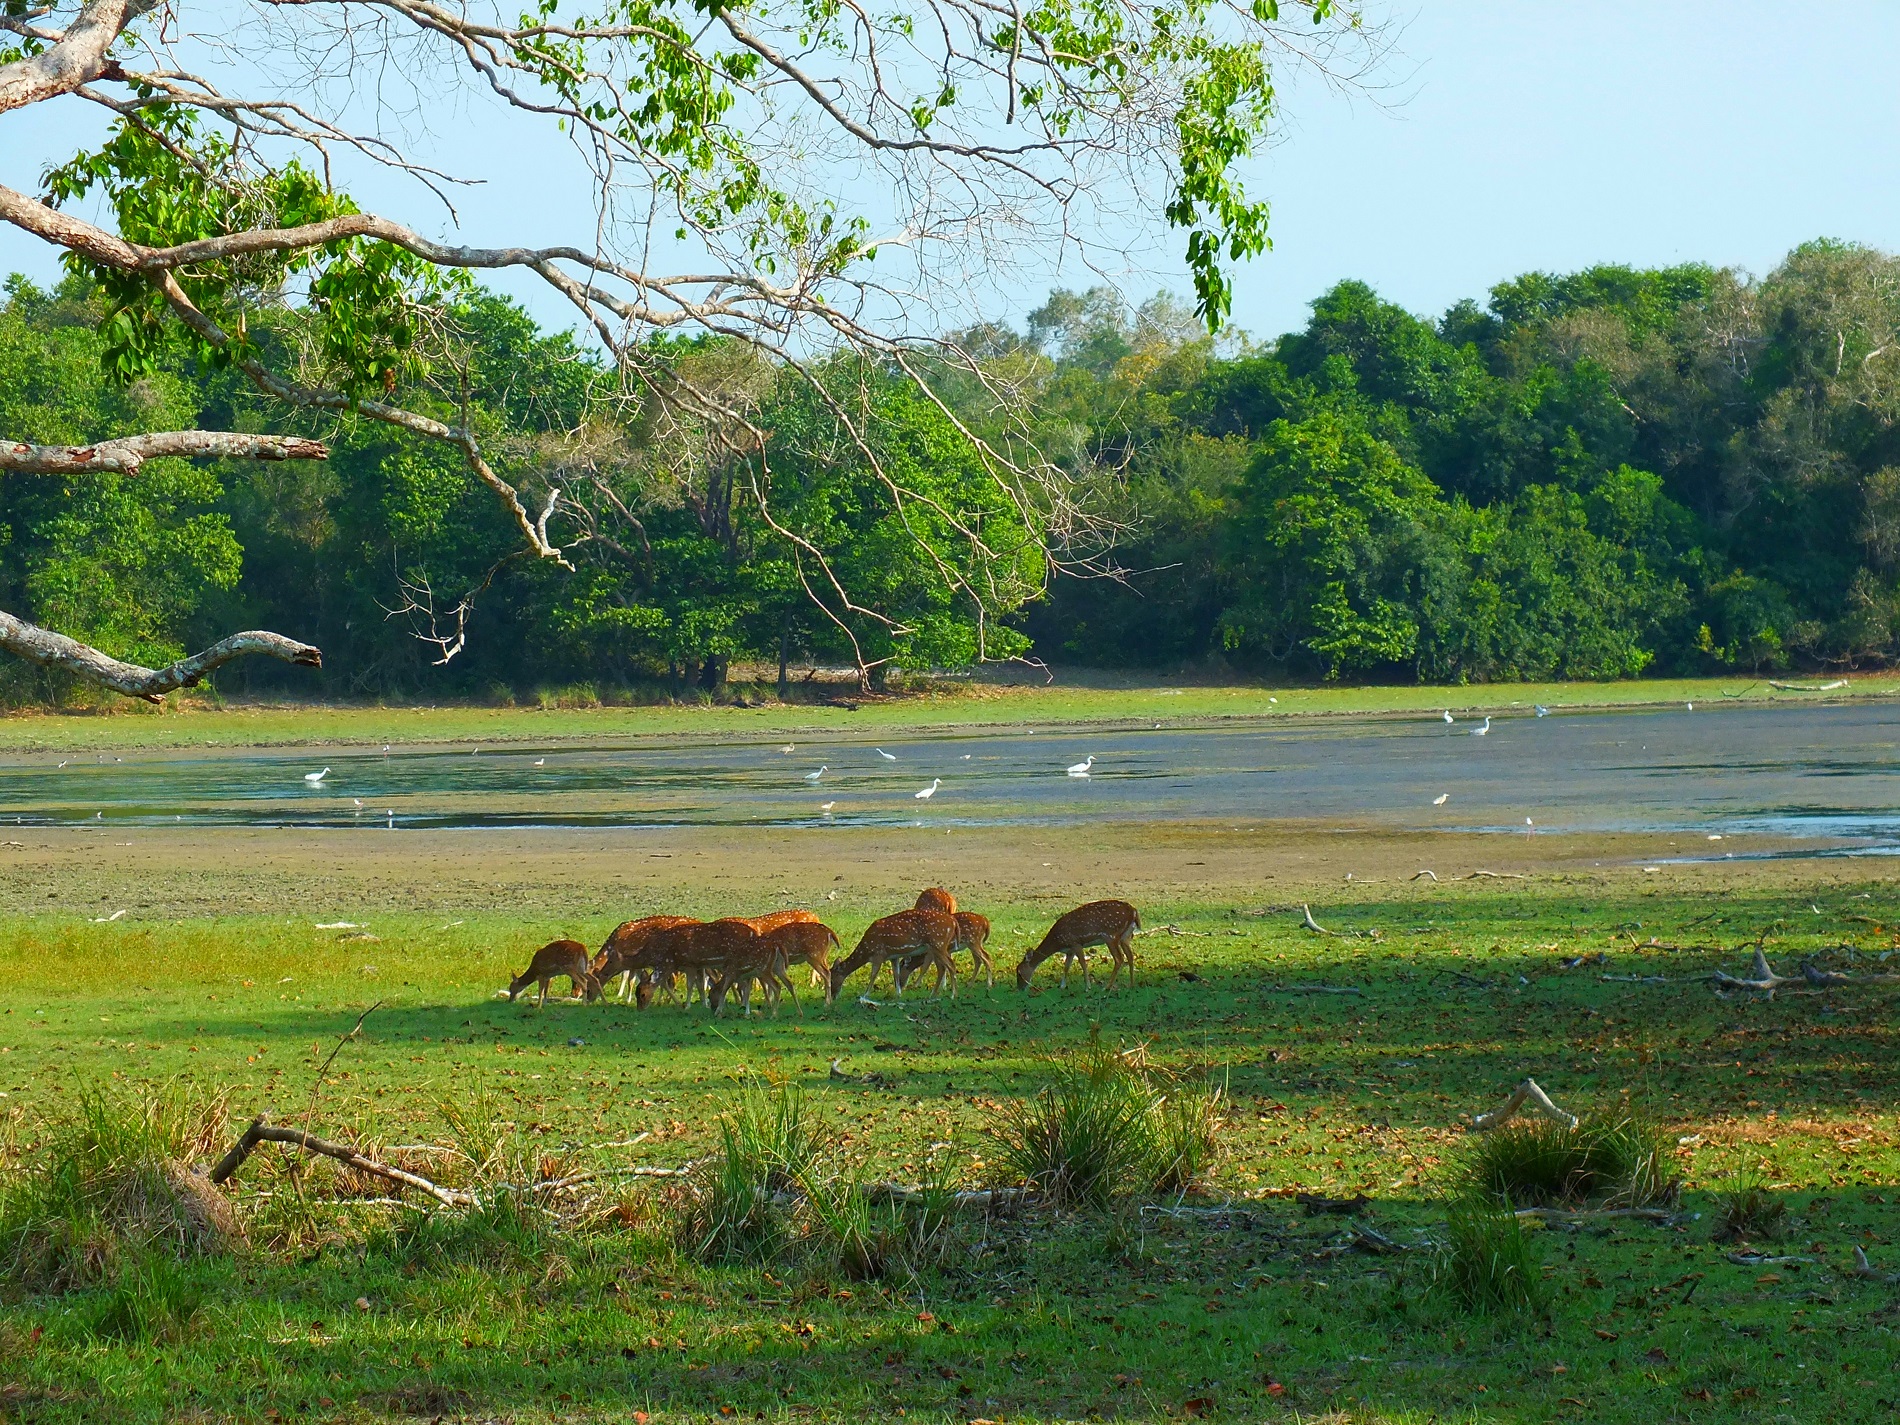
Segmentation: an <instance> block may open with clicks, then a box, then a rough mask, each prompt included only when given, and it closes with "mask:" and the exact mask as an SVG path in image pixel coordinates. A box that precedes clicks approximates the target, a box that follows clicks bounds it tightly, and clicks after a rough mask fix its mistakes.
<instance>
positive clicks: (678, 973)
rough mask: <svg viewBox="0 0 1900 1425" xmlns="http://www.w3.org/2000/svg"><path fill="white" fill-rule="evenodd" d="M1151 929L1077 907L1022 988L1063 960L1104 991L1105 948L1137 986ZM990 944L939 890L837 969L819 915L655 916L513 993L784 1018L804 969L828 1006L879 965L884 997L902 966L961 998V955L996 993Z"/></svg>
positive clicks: (1124, 912) (1129, 914) (1053, 932)
mask: <svg viewBox="0 0 1900 1425" xmlns="http://www.w3.org/2000/svg"><path fill="white" fill-rule="evenodd" d="M1139 929H1141V917H1140V916H1139V915H1137V914H1136V912H1135V908H1134V907H1133V906H1132V905H1130V904H1128V902H1127V901H1113V900H1109V901H1090V902H1089V903H1088V904H1087V905H1081V906H1077V907H1076V908H1075V909H1074V910H1072V911H1068V912H1066V913H1065V914H1063V915H1061V916H1058V917H1057V919H1056V923H1055V924H1054V925H1052V926H1050V927H1049V930H1048V933H1047V934H1045V935H1044V936H1043V937H1042V940H1041V942H1040V943H1039V944H1038V945H1037V946H1036V948H1035V949H1033V950H1031V951H1029V952H1028V953H1027V954H1026V955H1024V956H1023V958H1022V963H1020V964H1019V965H1017V967H1016V987H1017V988H1018V989H1028V988H1029V982H1030V980H1031V979H1033V978H1034V976H1035V973H1036V967H1037V966H1039V965H1040V964H1042V962H1043V961H1044V960H1047V959H1050V958H1051V957H1053V956H1056V955H1060V956H1062V957H1063V960H1062V983H1063V985H1064V986H1067V984H1068V983H1069V970H1070V968H1071V967H1072V966H1073V965H1074V964H1075V963H1076V962H1077V961H1078V960H1079V961H1081V963H1082V978H1083V981H1084V982H1085V983H1088V984H1093V983H1094V982H1093V980H1092V979H1091V978H1090V976H1089V962H1088V952H1089V951H1090V950H1092V949H1095V948H1096V947H1098V946H1100V947H1105V948H1106V949H1107V950H1108V954H1109V958H1110V961H1111V967H1110V970H1109V976H1108V983H1109V987H1110V988H1111V989H1112V988H1114V987H1115V985H1116V982H1117V980H1118V979H1119V977H1120V975H1121V972H1122V970H1123V969H1124V968H1126V969H1127V971H1128V983H1129V985H1130V986H1133V984H1134V983H1135V940H1134V937H1135V932H1136V931H1137V930H1139ZM989 938H990V923H989V921H987V920H986V919H984V918H983V917H982V916H980V915H978V914H976V913H975V912H974V911H967V910H958V909H957V898H956V897H955V896H953V895H951V894H950V892H948V891H946V890H943V889H942V888H941V887H938V886H932V887H930V888H929V889H928V890H926V891H924V892H923V893H922V894H921V895H919V896H918V897H917V904H916V905H914V906H912V907H911V908H910V909H908V910H900V911H898V912H897V913H896V914H895V915H887V916H885V917H883V919H881V920H874V921H872V922H871V925H870V927H869V928H868V929H867V930H866V931H865V932H864V934H863V935H862V936H861V937H860V938H859V940H858V943H857V947H856V948H855V949H853V950H852V952H851V953H850V954H849V955H846V956H845V957H844V958H843V959H842V960H838V961H837V962H836V963H834V962H833V960H832V952H833V951H836V950H841V949H842V948H843V946H842V945H841V944H840V943H839V940H838V936H837V933H836V932H835V931H833V930H832V929H831V927H830V926H828V925H825V924H824V923H823V922H821V921H820V920H819V919H818V917H817V916H815V915H813V914H812V913H811V912H810V911H808V910H779V911H773V912H772V913H771V914H770V915H760V916H752V917H750V918H741V917H738V916H732V917H728V918H726V919H723V920H710V921H701V920H691V919H689V918H687V917H685V916H680V915H650V916H647V917H646V918H645V919H644V920H629V921H627V922H626V923H625V924H624V925H621V926H618V927H617V928H616V929H615V930H614V933H613V934H611V935H609V936H608V937H607V943H606V944H604V945H602V946H601V947H600V951H599V953H597V954H589V953H588V949H587V947H586V946H585V945H583V944H581V943H580V941H578V940H555V941H551V942H549V943H548V944H546V945H543V946H542V947H541V948H540V949H539V950H537V951H535V952H534V959H533V960H532V961H531V962H530V963H529V965H528V968H527V969H525V970H523V971H522V972H521V973H520V974H519V975H517V976H515V978H514V979H513V980H512V981H511V982H510V983H509V985H508V998H509V999H510V1000H513V999H514V998H515V997H516V996H517V995H519V994H520V993H521V992H522V991H523V990H525V989H527V988H528V987H529V986H531V985H532V986H538V987H539V990H540V997H539V999H538V1000H537V1005H544V1004H546V1003H547V998H548V985H549V983H550V982H551V981H553V980H556V979H563V978H564V979H566V980H568V981H569V983H570V984H571V985H572V987H573V997H574V998H576V999H581V998H586V999H589V1000H594V999H599V998H600V997H601V994H602V992H603V991H604V990H605V988H606V987H607V986H608V985H611V984H613V982H614V981H616V980H618V981H619V982H620V986H619V998H620V999H621V1000H623V1001H624V1000H625V999H626V998H627V997H628V994H629V993H630V992H631V994H632V996H633V1000H634V1003H635V1004H637V1005H638V1006H639V1007H640V1008H641V1009H645V1008H646V1007H647V1006H648V1005H649V1004H651V1003H652V1002H653V999H654V997H655V996H656V995H667V996H669V997H678V996H680V995H681V994H682V993H683V995H684V998H685V1002H686V1003H689V1004H690V1003H691V1002H692V999H693V997H694V996H695V995H697V996H699V998H701V999H702V1000H703V1001H704V1002H705V1004H706V1005H707V1007H708V1008H709V1009H710V1010H711V1011H712V1013H714V1014H717V1013H719V1010H720V1008H721V1006H723V1005H724V1004H725V1002H726V1000H727V999H728V998H729V997H731V996H732V995H733V994H734V993H737V994H738V996H739V1001H740V1003H741V1004H743V1005H744V1006H745V1012H746V1013H747V1014H750V1013H751V1012H752V991H753V990H754V988H756V989H757V990H758V991H759V993H760V995H761V996H762V997H763V998H764V999H765V1001H766V1003H767V1004H769V1005H771V1006H772V1009H773V1011H774V1012H775V1013H776V1012H777V1009H778V1001H779V996H780V994H781V993H789V994H791V995H792V997H793V1002H794V1003H796V1002H797V993H796V991H794V990H793V989H792V981H791V973H790V972H791V969H792V967H793V966H794V965H799V964H803V965H805V966H806V967H807V968H808V969H809V970H810V972H811V980H812V983H813V984H814V985H822V986H823V987H824V993H825V1000H826V1002H827V1003H829V1002H831V1001H832V1000H834V999H836V998H837V995H838V992H839V990H841V989H842V988H843V987H844V982H845V981H846V980H848V979H849V978H850V977H851V976H852V975H853V974H855V973H856V972H857V971H859V970H862V969H864V968H866V967H867V966H868V967H869V968H870V971H871V982H870V988H875V987H876V985H877V981H878V976H879V975H881V974H882V973H883V971H884V967H885V966H886V965H889V966H890V967H891V978H892V979H893V980H894V981H895V982H896V985H897V993H898V994H899V995H900V996H901V995H902V994H903V993H904V986H905V985H906V984H907V983H908V982H909V980H910V978H911V976H912V975H914V974H916V973H917V972H918V971H919V970H924V969H934V970H935V971H936V984H935V987H934V988H933V989H932V991H931V993H932V994H933V995H934V994H938V993H941V992H942V990H943V988H944V986H945V985H946V984H947V985H948V986H949V988H950V994H951V996H952V997H953V998H954V997H955V995H956V992H957V962H956V955H957V952H958V951H959V950H962V951H967V952H968V954H969V956H970V970H971V973H972V974H973V975H974V974H978V973H981V974H982V975H983V977H984V979H985V981H986V983H988V984H989V985H991V986H994V985H995V983H996V972H995V965H994V962H993V961H992V960H991V959H990V952H989V948H988V942H989ZM682 986H683V989H682Z"/></svg>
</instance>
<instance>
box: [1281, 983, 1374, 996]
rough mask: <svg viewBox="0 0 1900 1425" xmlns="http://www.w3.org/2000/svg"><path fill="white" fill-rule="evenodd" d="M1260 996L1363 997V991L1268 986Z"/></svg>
mask: <svg viewBox="0 0 1900 1425" xmlns="http://www.w3.org/2000/svg"><path fill="white" fill-rule="evenodd" d="M1261 993H1262V994H1269V995H1363V994H1365V991H1364V990H1356V989H1354V988H1352V986H1350V985H1268V986H1267V987H1266V988H1265V989H1264V990H1262V991H1261Z"/></svg>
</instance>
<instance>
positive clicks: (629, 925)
mask: <svg viewBox="0 0 1900 1425" xmlns="http://www.w3.org/2000/svg"><path fill="white" fill-rule="evenodd" d="M698 923H699V922H698V921H696V920H693V919H692V918H691V917H689V916H684V915H649V916H647V917H646V918H645V919H644V920H629V921H625V922H623V923H621V924H620V925H618V926H616V927H615V928H614V933H613V934H612V935H609V936H608V937H607V942H606V944H604V945H602V946H601V947H600V953H599V954H598V955H596V956H595V957H594V962H593V964H592V965H591V966H589V969H590V970H591V971H592V973H593V976H594V978H595V979H596V980H598V981H600V984H601V988H602V989H605V988H606V987H607V986H608V985H609V984H611V983H612V982H613V981H614V980H616V979H617V980H619V981H620V995H619V998H620V999H621V1000H622V1001H624V1000H625V999H626V998H627V993H628V991H629V990H631V989H632V987H633V977H634V974H635V972H636V971H638V970H639V968H640V960H641V956H642V955H643V954H644V952H645V949H646V944H647V942H648V941H649V940H650V939H651V938H652V937H653V936H654V935H655V934H657V933H658V932H660V931H662V930H671V929H672V928H673V927H674V926H677V925H697V924H698Z"/></svg>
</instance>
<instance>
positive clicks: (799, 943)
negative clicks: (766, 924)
mask: <svg viewBox="0 0 1900 1425" xmlns="http://www.w3.org/2000/svg"><path fill="white" fill-rule="evenodd" d="M759 938H760V940H761V941H762V942H763V943H765V944H766V945H770V946H772V947H773V948H774V949H775V950H776V951H777V952H778V953H779V954H780V955H783V956H784V957H785V963H786V965H787V967H790V966H792V965H796V964H798V963H799V962H800V961H803V962H804V963H805V964H806V965H808V966H810V967H811V973H812V978H813V980H814V981H815V982H817V983H818V984H822V985H823V986H824V987H825V1003H827V1004H829V1003H831V952H832V951H833V950H836V949H839V948H840V946H839V944H838V933H837V932H836V931H835V930H833V929H832V928H831V927H830V926H829V925H823V924H820V923H819V922H818V921H816V920H793V921H787V922H786V923H785V924H784V925H781V926H779V927H778V928H777V929H776V930H773V931H769V932H768V933H766V934H764V935H762V936H760V937H759Z"/></svg>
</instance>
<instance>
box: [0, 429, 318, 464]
mask: <svg viewBox="0 0 1900 1425" xmlns="http://www.w3.org/2000/svg"><path fill="white" fill-rule="evenodd" d="M168 455H169V456H184V457H190V458H199V459H204V458H216V459H224V460H327V459H328V458H329V456H330V448H329V446H327V445H325V444H324V443H323V442H322V441H320V440H306V439H304V437H302V436H298V435H246V434H244V433H242V432H239V431H222V430H167V431H153V432H151V433H150V434H148V435H128V436H122V437H120V438H119V439H117V440H101V441H96V442H94V443H93V444H91V445H33V444H31V443H30V442H27V441H0V471H4V472H9V473H12V474H16V475H98V474H112V475H136V474H138V473H139V467H140V466H141V465H143V464H144V463H145V462H146V461H148V460H157V459H159V458H160V457H162V456H168Z"/></svg>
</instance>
